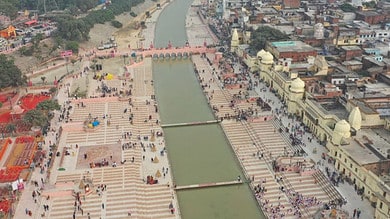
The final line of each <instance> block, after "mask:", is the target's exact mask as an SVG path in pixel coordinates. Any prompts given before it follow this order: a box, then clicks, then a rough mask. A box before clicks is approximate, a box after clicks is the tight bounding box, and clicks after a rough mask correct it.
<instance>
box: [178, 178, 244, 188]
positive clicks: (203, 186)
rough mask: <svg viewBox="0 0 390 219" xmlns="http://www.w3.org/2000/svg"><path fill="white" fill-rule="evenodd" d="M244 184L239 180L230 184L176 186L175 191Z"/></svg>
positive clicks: (229, 182)
mask: <svg viewBox="0 0 390 219" xmlns="http://www.w3.org/2000/svg"><path fill="white" fill-rule="evenodd" d="M242 183H243V182H242V181H238V180H235V181H228V182H216V183H202V184H194V185H185V186H176V188H175V190H184V189H197V188H209V187H217V186H230V185H238V184H242Z"/></svg>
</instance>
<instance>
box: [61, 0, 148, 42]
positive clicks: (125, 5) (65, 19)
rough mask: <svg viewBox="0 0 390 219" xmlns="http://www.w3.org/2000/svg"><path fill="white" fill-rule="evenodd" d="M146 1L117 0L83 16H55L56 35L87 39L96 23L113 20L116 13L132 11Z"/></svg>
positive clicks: (80, 39)
mask: <svg viewBox="0 0 390 219" xmlns="http://www.w3.org/2000/svg"><path fill="white" fill-rule="evenodd" d="M142 2H144V0H134V1H129V0H116V1H113V2H112V3H111V4H110V5H108V6H107V7H105V8H104V9H102V10H95V11H91V12H89V13H88V15H87V16H85V17H83V18H75V17H74V16H72V15H70V14H68V15H61V16H57V17H56V18H55V21H56V22H57V23H58V29H57V31H56V35H57V36H59V37H61V38H63V39H65V40H71V41H85V40H88V39H89V31H90V29H91V28H92V27H93V26H94V25H95V24H98V23H100V24H103V23H105V22H108V21H113V20H114V19H115V16H116V15H120V14H122V13H124V12H128V11H131V7H133V6H135V5H137V4H139V3H142Z"/></svg>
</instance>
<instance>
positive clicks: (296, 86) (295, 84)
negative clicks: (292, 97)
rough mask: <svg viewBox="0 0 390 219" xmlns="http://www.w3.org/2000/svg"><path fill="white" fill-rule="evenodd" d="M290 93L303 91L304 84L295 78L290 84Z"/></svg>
mask: <svg viewBox="0 0 390 219" xmlns="http://www.w3.org/2000/svg"><path fill="white" fill-rule="evenodd" d="M290 90H291V91H293V92H303V91H305V82H304V81H302V80H301V79H300V78H296V79H295V80H293V81H292V82H291V88H290Z"/></svg>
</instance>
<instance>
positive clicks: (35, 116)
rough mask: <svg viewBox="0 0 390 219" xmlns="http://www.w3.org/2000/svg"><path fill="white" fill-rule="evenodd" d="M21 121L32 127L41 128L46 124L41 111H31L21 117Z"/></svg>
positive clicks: (46, 120) (46, 119)
mask: <svg viewBox="0 0 390 219" xmlns="http://www.w3.org/2000/svg"><path fill="white" fill-rule="evenodd" d="M23 121H25V122H27V123H28V124H29V125H32V126H41V127H43V126H44V125H45V124H46V123H47V122H48V117H47V116H46V115H45V114H44V113H43V112H42V111H41V110H37V109H33V110H30V111H28V112H27V113H26V114H25V115H24V116H23Z"/></svg>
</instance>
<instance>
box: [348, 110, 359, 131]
mask: <svg viewBox="0 0 390 219" xmlns="http://www.w3.org/2000/svg"><path fill="white" fill-rule="evenodd" d="M348 122H349V123H350V124H351V127H352V128H354V129H355V130H359V129H360V128H361V126H362V115H361V113H360V110H359V107H355V108H353V109H352V111H351V113H350V114H349V117H348Z"/></svg>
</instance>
